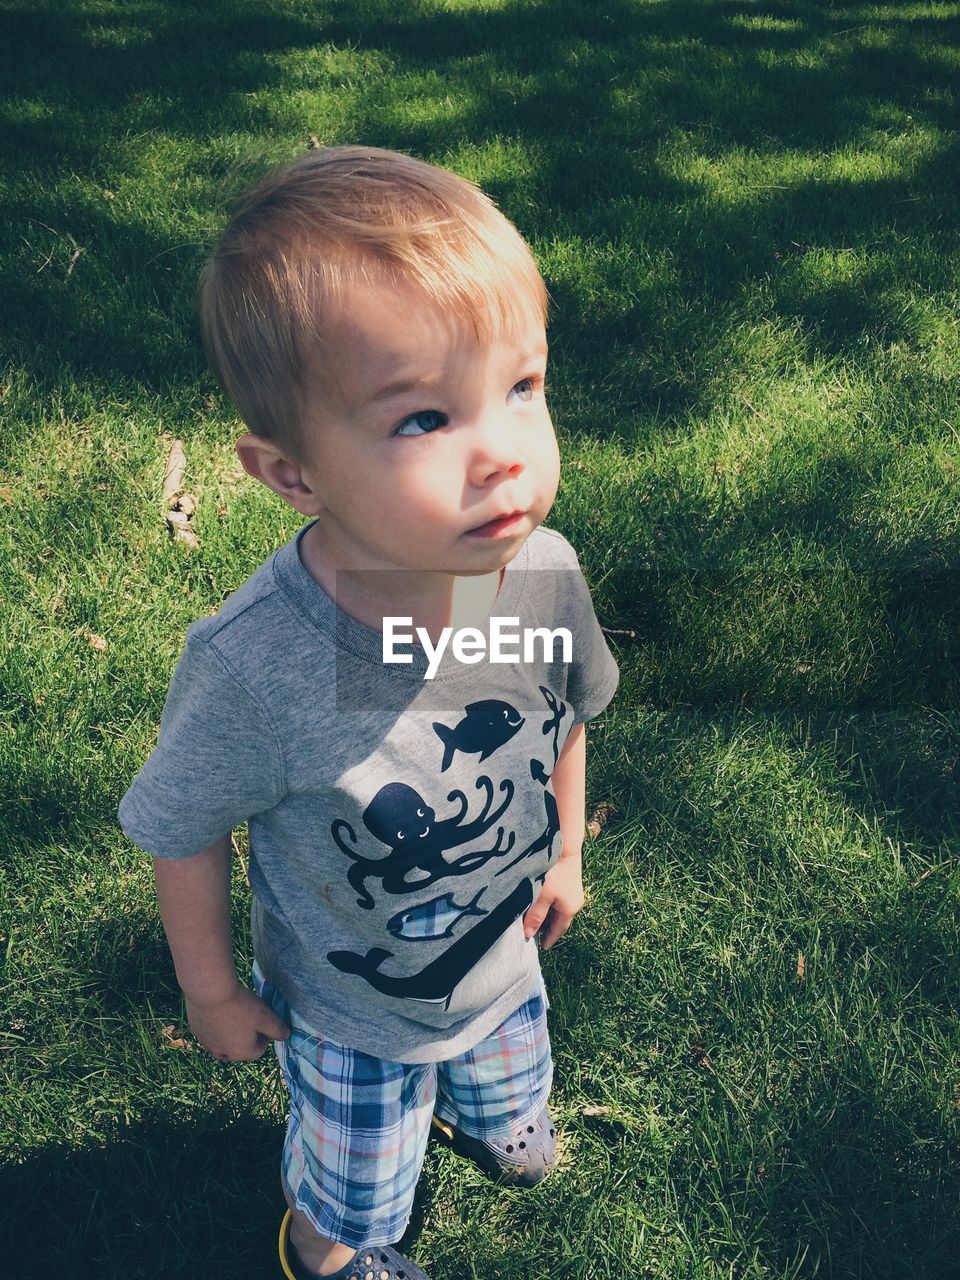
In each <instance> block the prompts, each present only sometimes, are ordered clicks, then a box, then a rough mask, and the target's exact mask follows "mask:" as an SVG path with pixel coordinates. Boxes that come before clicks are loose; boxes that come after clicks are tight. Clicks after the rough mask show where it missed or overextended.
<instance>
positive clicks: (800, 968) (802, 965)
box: [797, 951, 807, 979]
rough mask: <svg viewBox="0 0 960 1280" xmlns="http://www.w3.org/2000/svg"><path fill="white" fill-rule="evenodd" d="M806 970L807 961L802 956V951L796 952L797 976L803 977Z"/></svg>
mask: <svg viewBox="0 0 960 1280" xmlns="http://www.w3.org/2000/svg"><path fill="white" fill-rule="evenodd" d="M806 972H807V962H806V960H805V959H804V957H803V952H802V951H798V952H797V977H798V978H801V979H802V978H804V977H805V976H806Z"/></svg>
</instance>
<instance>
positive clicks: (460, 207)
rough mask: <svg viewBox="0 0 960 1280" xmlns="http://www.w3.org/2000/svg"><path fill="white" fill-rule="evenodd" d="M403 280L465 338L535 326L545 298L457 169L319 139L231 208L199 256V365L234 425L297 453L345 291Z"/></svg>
mask: <svg viewBox="0 0 960 1280" xmlns="http://www.w3.org/2000/svg"><path fill="white" fill-rule="evenodd" d="M358 284H366V285H378V284H379V285H392V286H397V285H405V286H413V287H414V288H416V289H418V290H420V291H421V292H422V293H423V295H424V296H425V297H426V298H427V299H429V300H430V301H431V302H432V303H434V304H436V306H437V307H439V308H442V309H444V310H447V311H452V312H453V313H454V315H455V316H456V317H457V318H459V319H462V320H465V321H468V322H469V323H470V324H471V325H472V327H473V330H474V333H475V335H476V337H477V340H478V341H489V340H490V339H491V338H492V336H493V335H494V334H496V333H498V332H504V331H506V332H515V331H516V329H517V326H518V325H520V324H522V323H523V322H524V321H525V320H528V319H529V318H530V317H531V315H532V316H534V317H536V319H537V320H538V321H540V322H541V323H542V324H543V325H544V326H546V320H547V309H548V294H547V290H546V286H545V285H544V283H543V279H542V277H541V275H540V272H539V270H538V268H537V265H536V262H535V261H534V258H533V255H532V253H531V252H530V250H529V248H528V247H527V245H526V243H525V242H524V240H523V238H522V236H521V235H520V233H519V232H518V231H517V229H516V227H514V226H513V224H512V223H511V222H510V221H509V220H508V219H507V218H505V217H504V215H503V214H502V213H501V212H500V211H499V209H497V207H496V205H495V204H494V203H493V201H492V200H491V199H490V197H489V196H487V195H485V194H484V193H483V192H482V191H481V190H480V189H479V188H478V187H476V186H475V185H474V184H473V183H472V182H469V181H468V180H467V179H465V178H461V177H459V176H458V175H457V174H454V173H451V172H450V171H449V170H447V169H439V168H437V167H436V166H435V165H432V164H427V163H425V162H424V161H422V160H416V159H414V158H413V157H412V156H408V155H403V154H402V153H400V152H397V151H386V150H383V149H381V148H379V147H355V146H350V147H324V148H323V149H321V150H319V151H310V152H308V153H307V154H306V155H305V156H303V157H301V158H300V159H299V160H296V161H294V162H293V163H292V164H289V165H286V166H284V167H283V168H280V169H275V170H272V171H271V172H270V173H268V174H267V175H266V176H265V177H263V178H262V179H261V180H260V181H259V182H258V183H257V184H256V185H255V186H254V187H252V188H251V189H250V190H249V191H247V192H245V193H244V194H243V195H242V196H241V197H240V198H239V200H238V201H237V202H236V203H235V204H234V206H233V208H232V209H231V216H230V222H229V225H228V226H227V229H226V231H225V232H224V233H223V236H222V237H221V239H220V241H219V243H218V244H217V246H216V248H215V249H214V251H213V253H212V255H211V256H210V258H209V260H208V261H207V263H206V265H205V266H204V269H203V272H202V274H201V277H200V286H199V293H198V302H199V314H200V329H201V335H202V339H203V346H204V350H205V352H206V354H207V359H208V361H209V362H210V367H211V369H212V370H213V373H214V375H215V376H216V378H217V381H218V382H219V383H220V386H221V387H222V389H223V391H224V393H225V394H226V395H227V397H228V398H229V399H230V400H231V401H232V402H233V404H234V405H235V406H236V408H237V410H238V412H239V414H240V416H241V418H243V420H244V422H245V423H246V425H247V426H248V428H249V429H250V430H251V431H252V432H253V433H254V434H255V435H258V436H261V437H263V438H265V439H268V440H271V441H273V442H274V443H275V444H276V445H277V446H278V447H279V448H280V449H281V451H282V452H284V453H285V454H287V456H291V457H293V458H294V459H295V460H297V461H301V460H302V455H301V443H302V426H303V423H304V420H305V414H306V410H307V400H308V397H309V396H310V394H311V392H312V391H315V389H316V382H315V378H316V373H317V371H318V369H319V367H320V365H321V363H322V345H323V342H324V339H325V335H326V334H327V333H328V332H330V331H331V330H332V328H333V327H334V326H335V322H336V317H337V311H338V308H339V307H340V306H341V305H342V304H343V301H344V299H345V298H346V297H348V296H349V292H350V289H351V287H356V286H357V285H358Z"/></svg>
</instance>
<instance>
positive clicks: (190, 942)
mask: <svg viewBox="0 0 960 1280" xmlns="http://www.w3.org/2000/svg"><path fill="white" fill-rule="evenodd" d="M153 866H154V875H155V878H156V887H157V903H158V905H159V907H160V917H161V919H162V920H163V928H164V932H165V933H166V935H167V942H168V943H169V944H170V952H171V954H172V956H173V963H174V968H175V969H176V971H177V981H178V982H179V983H180V987H181V989H182V990H183V994H184V997H185V999H186V1004H187V1017H188V1019H189V1021H190V1029H191V1030H192V1031H193V1034H194V1035H195V1036H196V1037H197V1039H198V1040H199V1041H200V1043H201V1044H202V1045H203V1046H204V1048H206V1049H207V1050H208V1051H209V1052H210V1053H212V1054H213V1056H214V1057H215V1058H221V1059H223V1060H224V1061H229V1062H238V1061H253V1060H254V1059H256V1058H259V1057H261V1055H262V1054H263V1053H264V1051H265V1050H266V1048H267V1045H268V1044H269V1043H270V1041H271V1040H285V1039H286V1038H287V1036H288V1035H289V1034H290V1029H289V1027H288V1026H287V1025H286V1023H285V1022H284V1021H283V1020H282V1019H281V1018H278V1017H277V1015H276V1014H275V1013H274V1012H273V1010H272V1009H271V1008H270V1006H269V1005H267V1004H266V1003H265V1002H264V1001H263V1000H261V999H260V998H259V997H258V996H256V995H255V994H254V993H253V992H252V991H250V990H249V989H248V988H247V987H245V986H244V985H243V984H242V983H241V982H240V981H239V980H238V978H237V971H236V968H235V966H234V963H233V950H232V947H231V942H230V835H229V833H228V834H227V835H225V836H222V837H221V838H220V839H219V840H217V841H215V842H214V843H213V844H212V845H209V846H208V847H207V848H206V849H204V850H202V851H201V852H200V853H196V854H193V856H192V857H189V858H176V859H173V858H154V860H153Z"/></svg>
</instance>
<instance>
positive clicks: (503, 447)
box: [470, 413, 525, 488]
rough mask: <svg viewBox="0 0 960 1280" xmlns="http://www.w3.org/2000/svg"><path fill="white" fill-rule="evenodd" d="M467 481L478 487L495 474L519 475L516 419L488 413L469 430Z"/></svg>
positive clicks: (521, 461)
mask: <svg viewBox="0 0 960 1280" xmlns="http://www.w3.org/2000/svg"><path fill="white" fill-rule="evenodd" d="M471 435H472V439H471V457H470V480H471V483H473V484H474V485H476V486H477V487H478V488H479V487H482V486H483V485H485V484H487V483H488V482H489V481H490V480H491V479H492V478H494V477H496V476H519V475H520V474H521V473H522V472H523V470H524V465H525V464H524V461H523V458H522V456H521V449H520V443H519V439H518V430H517V423H516V421H513V422H511V421H510V420H509V415H508V414H502V413H491V414H488V415H486V417H485V418H484V419H483V421H482V422H478V423H477V424H476V427H475V430H474V431H473V432H472V433H471Z"/></svg>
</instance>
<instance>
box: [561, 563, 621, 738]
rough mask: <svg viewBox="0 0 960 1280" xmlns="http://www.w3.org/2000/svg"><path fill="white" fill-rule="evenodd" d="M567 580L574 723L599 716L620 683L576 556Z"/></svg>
mask: <svg viewBox="0 0 960 1280" xmlns="http://www.w3.org/2000/svg"><path fill="white" fill-rule="evenodd" d="M571 550H572V548H571ZM568 580H569V583H570V587H571V595H572V600H571V601H570V608H571V611H572V613H571V615H570V616H571V617H572V623H573V625H572V627H571V635H572V639H573V655H572V656H573V661H572V663H571V664H570V666H569V669H568V673H567V701H568V702H570V704H571V705H572V707H573V722H574V724H583V723H585V722H586V721H587V720H593V719H594V718H595V717H596V716H598V715H599V714H600V712H601V711H603V709H604V708H605V707H606V706H607V705H608V703H609V702H610V699H611V698H612V697H613V695H614V693H615V692H616V690H617V685H618V684H619V683H620V668H619V667H618V666H617V663H616V659H615V658H614V656H613V654H612V653H611V652H610V648H609V646H608V644H607V641H606V638H605V637H604V634H603V632H602V631H601V629H600V623H599V622H598V621H597V615H596V613H595V612H594V608H593V600H592V599H591V596H590V588H589V587H588V586H587V582H586V579H585V578H584V576H583V573H582V571H581V569H580V562H579V559H578V560H577V562H576V569H575V570H572V571H571V572H570V573H569V575H568Z"/></svg>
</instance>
